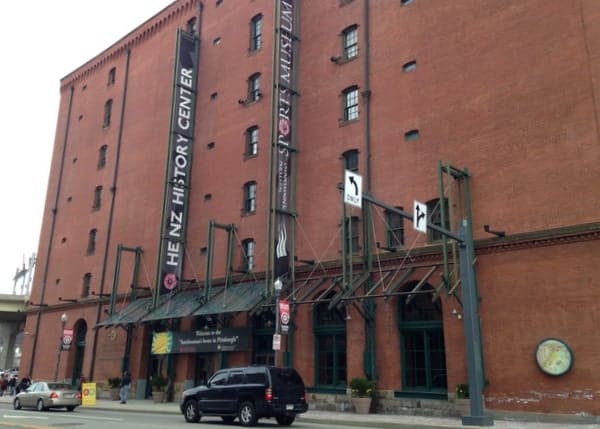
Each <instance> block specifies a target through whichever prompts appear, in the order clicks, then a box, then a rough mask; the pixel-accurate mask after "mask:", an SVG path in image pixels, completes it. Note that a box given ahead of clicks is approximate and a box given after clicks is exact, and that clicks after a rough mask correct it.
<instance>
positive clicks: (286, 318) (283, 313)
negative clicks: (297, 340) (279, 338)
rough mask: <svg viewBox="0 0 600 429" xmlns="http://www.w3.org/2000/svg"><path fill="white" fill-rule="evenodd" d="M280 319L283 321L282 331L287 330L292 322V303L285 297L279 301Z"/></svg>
mask: <svg viewBox="0 0 600 429" xmlns="http://www.w3.org/2000/svg"><path fill="white" fill-rule="evenodd" d="M279 320H280V321H281V331H282V332H287V330H288V325H289V323H290V303H289V302H288V301H287V300H285V299H282V300H280V301H279Z"/></svg>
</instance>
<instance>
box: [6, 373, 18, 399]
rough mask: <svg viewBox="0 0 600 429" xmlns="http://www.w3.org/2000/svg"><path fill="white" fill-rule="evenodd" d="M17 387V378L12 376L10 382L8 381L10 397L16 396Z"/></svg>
mask: <svg viewBox="0 0 600 429" xmlns="http://www.w3.org/2000/svg"><path fill="white" fill-rule="evenodd" d="M15 387H17V377H15V376H14V375H11V376H10V380H8V394H9V395H10V396H13V395H14V394H15Z"/></svg>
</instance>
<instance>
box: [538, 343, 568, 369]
mask: <svg viewBox="0 0 600 429" xmlns="http://www.w3.org/2000/svg"><path fill="white" fill-rule="evenodd" d="M535 359H536V361H537V364H538V366H539V367H540V369H541V370H542V371H543V372H545V373H546V374H548V375H563V374H565V373H567V372H568V371H569V370H570V369H571V367H572V366H573V352H572V351H571V349H570V348H569V346H568V345H567V344H566V343H565V342H564V341H561V340H557V339H556V338H547V339H545V340H543V341H542V342H540V343H539V344H538V346H537V349H536V352H535Z"/></svg>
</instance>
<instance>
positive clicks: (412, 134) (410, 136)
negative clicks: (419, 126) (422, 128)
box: [404, 130, 419, 142]
mask: <svg viewBox="0 0 600 429" xmlns="http://www.w3.org/2000/svg"><path fill="white" fill-rule="evenodd" d="M418 138H419V130H410V131H407V132H405V133H404V140H406V141H407V142H411V141H414V140H417V139H418Z"/></svg>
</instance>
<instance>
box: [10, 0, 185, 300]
mask: <svg viewBox="0 0 600 429" xmlns="http://www.w3.org/2000/svg"><path fill="white" fill-rule="evenodd" d="M173 1H174V0H102V1H91V0H53V1H49V0H28V1H25V0H16V1H7V2H4V3H3V7H2V13H1V14H0V40H1V41H2V44H1V45H0V46H1V48H0V52H1V54H2V68H1V69H0V70H1V71H0V85H1V87H0V94H1V95H0V97H1V98H0V100H1V101H0V103H1V104H2V113H1V116H0V118H1V120H0V124H1V126H2V137H3V139H4V141H2V142H1V144H0V150H1V151H2V152H1V153H2V155H1V157H0V158H1V159H2V164H1V167H0V191H1V193H0V201H2V210H0V225H1V226H0V234H1V238H0V293H12V290H13V277H14V275H15V272H16V269H17V267H21V266H22V264H23V259H24V258H25V259H27V258H29V256H31V255H32V254H33V253H37V251H38V241H39V234H40V228H41V221H42V215H43V211H44V202H45V198H46V186H47V184H48V174H49V170H50V155H51V153H52V145H53V144H54V134H55V131H56V119H57V114H58V103H59V81H60V79H61V78H62V77H64V76H66V75H67V74H69V73H70V72H71V71H73V70H74V69H76V68H77V67H79V66H80V65H82V64H83V63H85V62H86V61H88V60H89V59H91V58H93V57H94V56H96V55H97V54H99V53H100V52H101V51H103V50H104V49H106V48H107V47H109V46H110V45H112V44H113V43H114V42H116V41H117V40H119V39H120V38H121V37H123V36H125V35H126V34H127V33H129V32H130V31H131V30H133V29H134V28H135V27H137V26H138V25H140V24H141V23H143V22H144V21H146V20H147V19H149V18H151V17H152V16H153V15H155V14H156V13H157V12H160V11H161V10H162V9H163V8H165V7H166V6H168V5H169V4H171V3H173ZM18 289H19V288H18ZM18 292H19V290H17V293H18Z"/></svg>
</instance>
